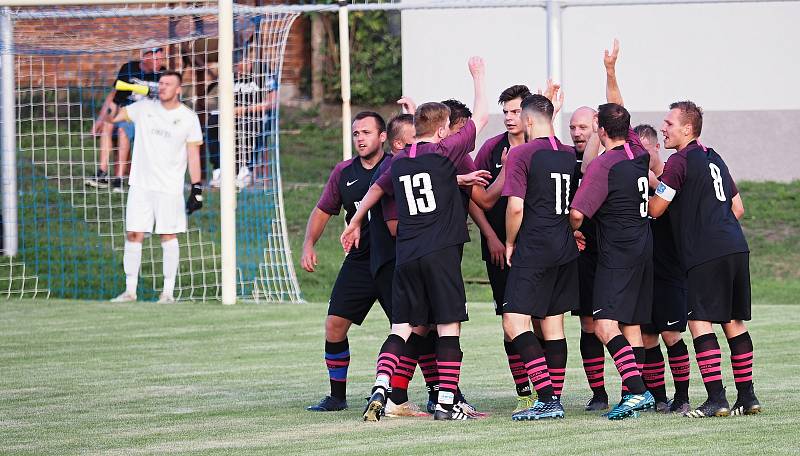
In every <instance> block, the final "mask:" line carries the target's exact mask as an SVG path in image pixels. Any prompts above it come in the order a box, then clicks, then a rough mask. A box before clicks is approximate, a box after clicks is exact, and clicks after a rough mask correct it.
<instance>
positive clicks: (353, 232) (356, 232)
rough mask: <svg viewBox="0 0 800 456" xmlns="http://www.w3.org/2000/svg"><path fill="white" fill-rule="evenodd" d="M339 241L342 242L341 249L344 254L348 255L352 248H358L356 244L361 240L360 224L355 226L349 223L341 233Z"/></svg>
mask: <svg viewBox="0 0 800 456" xmlns="http://www.w3.org/2000/svg"><path fill="white" fill-rule="evenodd" d="M339 240H340V241H341V242H342V247H343V248H344V251H345V252H348V253H349V252H350V249H352V248H353V246H355V248H358V244H359V242H360V240H361V224H356V223H353V222H352V221H351V222H350V224H349V225H347V227H346V228H345V229H344V231H343V232H342V236H341V237H340V238H339Z"/></svg>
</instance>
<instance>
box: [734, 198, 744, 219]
mask: <svg viewBox="0 0 800 456" xmlns="http://www.w3.org/2000/svg"><path fill="white" fill-rule="evenodd" d="M731 210H732V211H733V215H734V216H736V220H741V219H742V217H744V202H742V195H741V194H740V193H737V194H736V196H734V197H733V198H731Z"/></svg>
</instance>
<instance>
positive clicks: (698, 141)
mask: <svg viewBox="0 0 800 456" xmlns="http://www.w3.org/2000/svg"><path fill="white" fill-rule="evenodd" d="M695 141H697V145H698V146H700V147H702V148H703V152H708V149H706V146H704V145H702V144H700V140H699V139H695Z"/></svg>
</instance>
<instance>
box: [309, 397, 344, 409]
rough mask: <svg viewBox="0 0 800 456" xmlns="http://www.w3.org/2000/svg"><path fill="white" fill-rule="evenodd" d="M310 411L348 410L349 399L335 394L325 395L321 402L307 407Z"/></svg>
mask: <svg viewBox="0 0 800 456" xmlns="http://www.w3.org/2000/svg"><path fill="white" fill-rule="evenodd" d="M306 410H308V411H309V412H339V411H342V410H347V401H345V400H342V399H339V398H337V397H333V396H325V397H323V398H322V400H321V401H319V404H316V405H309V406H308V407H306Z"/></svg>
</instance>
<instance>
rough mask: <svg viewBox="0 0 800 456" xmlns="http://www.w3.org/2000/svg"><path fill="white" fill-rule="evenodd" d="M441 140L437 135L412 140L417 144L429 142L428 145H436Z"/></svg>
mask: <svg viewBox="0 0 800 456" xmlns="http://www.w3.org/2000/svg"><path fill="white" fill-rule="evenodd" d="M441 140H442V138H441V137H440V136H439V135H431V136H425V137H423V138H420V137H416V138H414V141H415V142H418V143H421V142H429V143H433V144H436V143H438V142H439V141H441Z"/></svg>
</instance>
